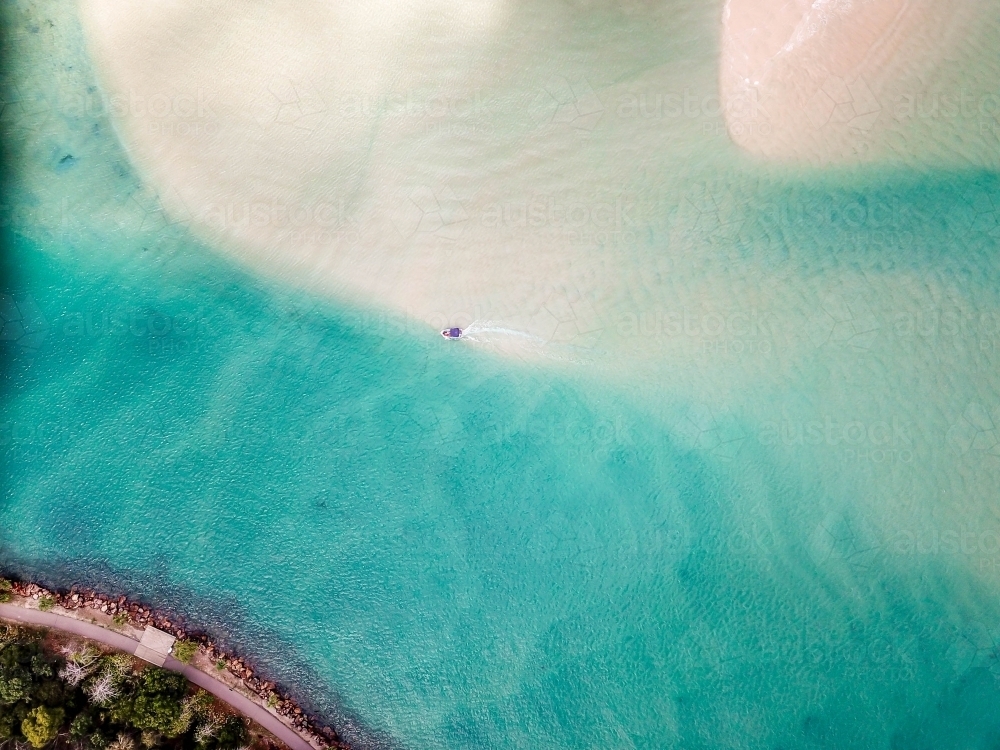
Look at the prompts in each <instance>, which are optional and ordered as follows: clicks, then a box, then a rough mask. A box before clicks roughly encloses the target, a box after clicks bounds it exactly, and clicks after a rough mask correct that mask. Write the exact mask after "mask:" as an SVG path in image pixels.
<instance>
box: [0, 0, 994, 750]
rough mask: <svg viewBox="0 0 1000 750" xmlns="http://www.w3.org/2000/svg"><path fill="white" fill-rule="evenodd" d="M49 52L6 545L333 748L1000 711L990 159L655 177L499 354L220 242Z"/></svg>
mask: <svg viewBox="0 0 1000 750" xmlns="http://www.w3.org/2000/svg"><path fill="white" fill-rule="evenodd" d="M31 7H33V6H31V5H25V6H23V7H22V6H17V5H8V6H6V7H5V13H6V18H7V21H8V28H13V29H15V30H16V31H17V34H14V35H13V37H11V38H16V39H17V40H20V41H18V42H17V44H20V45H22V47H23V46H24V45H27V47H28V48H30V49H34V47H33V46H32V45H35V46H38V47H39V48H40V49H43V50H44V49H47V48H46V47H45V44H46V43H50V42H51V40H49V42H46V43H43V42H38V43H37V44H36V43H35V42H33V41H31V40H33V39H35V37H33V36H32V34H40V33H42V32H43V31H44V29H45V26H44V24H36V25H37V26H38V28H37V29H36V30H35V31H32V28H33V26H32V24H33V23H34V21H35V20H37V19H36V18H35V16H34V15H32V12H31V10H30V8H31ZM25 8H27V9H28V10H25ZM57 20H59V21H60V23H62V22H63V21H65V19H63V20H60V19H59V18H57ZM66 23H69V21H66ZM46 33H48V32H46ZM67 38H69V39H70V40H71V41H72V40H76V42H74V44H79V35H78V34H75V32H73V33H68V35H67ZM25 40H28V41H27V42H26V41H25ZM8 43H11V44H12V42H10V39H8ZM65 50H68V51H65ZM61 54H62V53H61ZM53 59H56V58H53ZM25 60H26V61H27V62H26V63H25V66H27V65H28V63H31V64H32V65H36V64H38V63H37V60H33V59H32V58H30V57H26V58H25ZM67 61H68V62H67ZM50 63H51V64H52V66H53V70H54V69H56V68H58V70H59V71H60V73H59V75H63V76H64V77H63V78H59V77H58V76H56V75H55V74H54V73H51V71H50V73H51V74H49V73H46V72H45V71H46V69H44V67H42V68H38V69H37V70H36V69H35V68H31V69H30V70H29V69H28V68H27V67H25V68H24V69H20V70H15V73H14V74H12V78H11V80H12V81H13V83H11V82H8V83H6V84H5V86H8V88H7V89H5V90H7V91H9V90H10V86H14V88H15V89H16V92H17V95H16V97H15V96H9V97H8V99H7V101H13V102H14V103H15V104H16V105H17V106H16V107H13V108H11V107H7V108H6V109H5V110H4V112H5V114H4V115H3V116H2V118H0V121H2V124H3V125H4V131H3V132H4V134H5V137H4V142H5V149H6V150H5V156H6V161H5V196H4V198H5V201H6V203H5V204H4V206H3V208H4V219H5V221H4V225H3V227H2V232H3V234H2V240H3V249H4V253H5V255H4V269H3V270H4V289H2V290H0V292H2V294H3V296H2V297H0V303H2V308H0V314H2V316H3V318H4V321H5V322H4V329H3V339H4V342H3V346H4V352H3V353H4V359H3V362H4V371H3V385H2V389H3V390H2V392H3V401H2V406H0V412H2V413H0V465H2V467H3V468H2V470H3V499H2V503H0V567H2V568H3V569H4V570H6V571H8V572H10V573H16V574H20V575H24V576H30V577H32V578H35V579H37V580H40V581H44V582H47V583H49V584H52V585H57V586H69V585H73V584H79V585H88V586H94V587H98V588H101V589H103V590H105V591H108V592H109V593H124V594H127V595H129V596H134V597H136V598H139V599H142V600H144V601H148V602H150V603H153V604H155V605H157V606H162V607H164V608H168V609H170V610H173V611H175V612H177V613H178V614H179V615H180V616H181V617H182V618H183V619H184V620H185V622H187V623H189V624H190V625H192V626H194V627H198V628H202V629H204V630H207V631H209V632H211V633H212V634H213V635H214V636H216V637H218V638H219V639H220V640H221V641H223V642H224V643H227V644H229V645H230V646H231V647H232V648H234V649H238V650H239V651H241V652H243V653H245V654H247V655H249V656H250V657H251V658H252V660H253V661H254V662H255V663H256V664H258V665H260V668H261V670H262V671H264V672H266V673H268V674H269V675H273V676H275V677H276V678H277V679H278V680H279V681H280V682H281V683H282V684H283V685H284V686H285V687H286V688H287V689H288V690H289V691H290V692H291V693H292V694H293V695H294V696H296V697H297V698H299V699H300V700H301V701H302V702H303V703H304V705H306V706H307V707H309V708H311V709H312V710H314V711H316V712H317V713H319V714H321V715H323V716H325V717H327V718H329V719H330V721H331V722H332V723H333V724H334V725H335V726H336V727H337V728H338V729H339V730H340V731H341V732H342V733H343V734H344V735H345V736H347V737H349V738H351V739H353V740H354V741H355V742H356V743H357V744H358V746H359V747H369V746H370V747H391V748H412V749H413V750H418V749H423V748H448V749H449V750H457V749H458V748H470V749H471V748H477V749H478V748H525V749H527V748H532V749H534V748H560V749H566V750H577V749H579V750H587V749H590V748H602V749H603V748H649V749H654V748H655V749H657V750H659V749H663V748H678V749H684V750H688V749H691V750H694V749H695V748H705V749H706V750H707V749H709V748H711V749H713V750H714V749H716V748H761V749H763V748H768V749H769V750H777V749H778V748H784V749H785V750H792V749H797V748H838V749H839V748H848V747H850V748H901V749H902V748H906V749H907V750H910V749H916V748H935V750H937V749H941V748H995V747H996V746H997V744H998V743H1000V597H998V582H1000V522H998V519H997V507H998V506H997V502H996V487H997V486H998V484H997V482H998V481H1000V448H998V445H1000V434H998V425H1000V412H998V407H1000V394H998V388H997V383H998V380H997V374H996V373H997V370H996V362H997V353H996V352H997V347H1000V326H998V325H997V321H1000V317H998V316H997V313H998V312H1000V268H998V264H997V250H998V249H1000V229H998V228H1000V180H998V178H997V176H996V175H993V174H991V173H986V172H981V171H973V170H962V169H952V170H943V169H939V170H936V171H931V170H923V171H920V170H902V169H894V170H890V169H874V168H869V169H867V170H862V169H858V170H847V171H844V172H841V173H833V174H818V173H811V174H806V175H805V176H803V175H802V174H795V173H791V172H790V171H788V170H785V171H781V170H766V169H764V168H763V167H760V166H759V165H758V166H756V167H748V166H747V165H745V164H744V165H742V169H736V168H733V169H731V170H729V171H724V172H723V173H721V174H718V173H713V174H707V173H705V170H703V173H699V172H698V168H697V167H696V166H691V165H686V166H684V167H683V168H681V167H678V171H679V172H682V173H683V174H682V175H681V176H680V177H678V180H679V181H680V182H679V184H677V185H670V186H669V187H668V188H664V187H663V186H661V185H658V184H656V178H655V177H649V178H648V180H647V182H646V183H645V184H646V187H648V188H650V190H651V191H654V192H655V193H656V195H657V198H656V199H655V200H654V199H652V198H650V199H649V200H648V201H643V198H642V196H641V195H640V196H639V198H637V203H639V204H640V208H638V209H637V210H636V215H637V216H641V217H643V219H642V226H641V227H639V228H638V229H637V231H636V235H637V238H638V240H637V245H636V250H635V256H634V258H633V260H634V262H635V275H634V280H633V283H632V285H631V287H630V289H631V294H632V297H631V299H630V300H626V301H625V302H623V303H622V304H620V305H618V306H617V307H613V308H610V309H608V308H604V309H602V312H601V313H600V316H599V317H601V322H602V327H601V329H600V330H601V333H600V335H599V336H598V337H597V339H596V341H590V342H589V348H588V349H587V350H586V351H585V352H582V353H581V352H580V351H578V350H577V349H574V348H572V347H565V346H555V347H553V350H554V351H555V352H556V354H558V356H554V357H552V358H545V357H541V358H537V359H528V360H519V359H517V358H511V357H505V356H501V355H499V354H496V353H490V352H488V351H485V350H484V349H483V348H480V347H477V346H473V345H471V344H470V343H469V342H461V341H460V342H445V341H443V340H442V339H441V338H440V337H439V336H438V335H437V334H436V333H435V332H434V331H433V330H430V329H429V328H427V327H426V326H422V325H417V324H414V323H413V322H412V321H408V320H407V319H406V318H404V317H402V316H397V315H393V314H390V313H388V312H386V311H384V310H382V309H380V308H378V307H377V306H375V305H374V304H373V305H371V306H370V307H362V306H360V305H359V304H347V303H342V302H341V303H337V302H333V301H330V300H327V299H320V298H318V297H313V296H310V295H308V294H305V293H303V292H301V291H297V290H295V289H292V288H288V287H284V286H282V285H280V284H278V283H276V282H270V281H265V280H262V279H261V278H258V277H256V276H253V275H250V274H249V273H247V272H245V271H243V270H240V269H238V268H236V267H235V266H233V265H231V264H229V263H228V262H227V261H225V260H222V259H221V257H220V256H218V255H217V254H216V253H215V252H214V251H212V250H210V249H209V248H206V247H204V246H203V245H201V244H199V242H198V241H197V240H195V239H194V238H193V237H192V236H191V235H190V234H189V233H188V232H187V229H186V228H185V227H184V226H183V225H181V224H179V223H171V220H170V219H169V218H168V217H164V216H163V215H162V213H161V212H159V209H158V207H157V203H156V199H155V196H154V195H151V193H150V191H149V190H148V189H147V188H146V187H144V186H143V185H142V184H141V182H140V181H139V179H138V178H137V177H136V176H135V174H134V172H133V171H132V169H131V168H130V167H129V163H128V159H127V156H126V155H125V153H124V152H123V151H122V149H121V148H120V146H119V145H118V144H117V141H116V140H115V138H114V137H113V134H112V132H111V130H110V126H109V124H108V122H107V118H106V117H105V116H104V115H103V114H102V113H101V112H97V113H90V112H86V111H81V110H79V109H78V108H77V109H76V110H74V111H73V112H69V111H68V110H66V109H65V108H63V109H59V108H58V107H56V108H54V109H53V108H49V109H46V106H45V101H46V96H48V95H50V94H52V91H49V90H48V89H46V88H45V86H46V85H47V84H44V83H43V82H40V81H39V80H38V76H41V75H42V74H45V76H46V80H49V79H51V81H54V83H52V84H51V85H52V86H53V87H59V86H61V87H63V88H64V89H65V88H66V87H69V88H72V87H73V86H77V87H83V89H86V87H87V86H90V85H93V82H92V80H91V78H90V76H91V74H90V73H89V71H88V69H87V68H86V62H85V56H84V55H83V53H82V51H81V49H80V48H78V47H74V46H73V45H72V44H70V45H69V46H66V47H65V48H64V57H63V58H58V59H56V62H52V61H51V60H50ZM56 63H58V64H56ZM73 66H76V67H73ZM38 70H41V71H42V72H41V73H38ZM33 76H34V77H33ZM33 87H34V88H33ZM33 90H37V91H38V92H41V93H40V94H39V96H38V97H35V98H33V97H32V96H30V95H29V93H30V92H31V91H33ZM67 157H70V158H67ZM692 161H696V159H692ZM713 169H714V167H713ZM706 170H707V168H706ZM644 179H645V178H644ZM641 182H642V181H641V180H640V181H638V183H637V184H640V183H641ZM699 186H700V187H699ZM720 186H721V187H720ZM672 190H673V191H675V192H674V193H672V192H670V191H672ZM664 191H666V192H664ZM713 196H715V197H713ZM719 196H724V197H725V200H723V199H722V198H718V197H719ZM716 198H718V200H717V199H716ZM91 199H92V200H91ZM88 201H90V202H88ZM67 206H69V207H71V208H66V207H67ZM81 206H82V207H83V208H80V207H81ZM650 268H653V269H656V272H655V273H654V272H653V271H650V270H649V269H650ZM660 270H662V271H663V273H662V274H661V273H660ZM713 280H721V281H719V282H718V283H715V282H714V281H713ZM699 285H700V286H701V287H704V288H705V289H707V290H708V291H709V292H710V293H711V294H715V295H716V296H715V297H714V298H712V304H710V305H707V306H703V307H697V308H688V307H681V308H679V307H678V306H676V305H675V304H674V303H673V302H672V301H671V295H672V294H673V293H678V294H679V293H681V292H683V291H684V290H685V289H690V288H695V287H699ZM747 288H751V289H755V290H758V291H759V294H757V295H756V299H757V303H756V304H755V305H752V306H750V307H747V306H746V304H745V300H746V299H747V297H748V295H746V294H745V293H744V292H745V291H746V289H747ZM733 290H735V292H733V293H734V295H735V294H736V292H739V293H740V294H741V295H742V296H739V299H740V300H743V301H740V302H738V303H735V302H732V301H731V299H736V296H734V297H732V298H729V297H727V296H726V295H727V294H728V293H729V292H730V291H733ZM711 294H709V296H711ZM719 326H721V328H719ZM712 331H718V333H712ZM723 331H725V332H724V333H723ZM623 342H625V343H624V344H623ZM685 351H686V352H688V354H689V355H690V356H689V357H687V358H685V357H682V356H679V355H678V353H679V352H680V353H683V352H685ZM633 355H634V356H633Z"/></svg>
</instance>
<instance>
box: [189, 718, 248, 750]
mask: <svg viewBox="0 0 1000 750" xmlns="http://www.w3.org/2000/svg"><path fill="white" fill-rule="evenodd" d="M247 739H248V737H247V728H246V725H245V724H244V723H243V720H242V719H241V718H240V717H239V716H232V715H230V716H227V717H226V718H225V720H224V721H223V722H222V726H220V727H219V728H218V729H217V730H216V731H215V732H214V733H213V734H211V735H209V736H208V737H206V738H205V739H203V740H202V741H201V742H199V743H198V744H197V745H196V748H197V750H236V748H239V747H243V746H244V745H246V744H247Z"/></svg>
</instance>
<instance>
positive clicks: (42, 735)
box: [21, 706, 66, 747]
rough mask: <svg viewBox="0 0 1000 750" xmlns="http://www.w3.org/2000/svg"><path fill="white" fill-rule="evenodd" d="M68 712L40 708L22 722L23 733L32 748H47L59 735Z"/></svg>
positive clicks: (59, 709) (33, 710) (35, 709)
mask: <svg viewBox="0 0 1000 750" xmlns="http://www.w3.org/2000/svg"><path fill="white" fill-rule="evenodd" d="M65 716H66V712H65V711H63V710H62V709H61V708H48V707H47V706H38V707H36V708H33V709H31V711H29V712H28V715H27V716H25V717H24V721H22V722H21V733H22V734H23V735H24V736H25V737H26V738H27V740H28V743H29V744H30V745H31V746H32V747H45V746H46V745H47V744H49V743H50V742H51V741H52V740H54V739H55V738H56V735H57V734H59V727H61V726H62V723H63V719H64V718H65Z"/></svg>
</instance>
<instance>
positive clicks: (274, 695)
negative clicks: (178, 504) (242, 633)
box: [4, 577, 351, 750]
mask: <svg viewBox="0 0 1000 750" xmlns="http://www.w3.org/2000/svg"><path fill="white" fill-rule="evenodd" d="M4 580H7V581H8V582H9V583H10V585H11V590H10V594H12V598H11V599H10V600H9V601H8V602H6V603H7V604H9V605H12V606H16V607H20V608H22V609H24V610H39V611H41V612H45V613H51V614H52V615H53V616H60V617H64V618H66V619H69V620H79V621H82V622H89V623H91V624H93V625H95V626H97V627H100V628H102V629H104V630H106V631H108V632H109V633H113V634H116V635H118V636H119V637H125V638H129V639H131V640H135V641H138V640H139V638H140V637H141V634H142V632H143V630H144V629H145V628H146V627H147V626H152V627H155V628H157V629H159V630H162V631H164V632H166V633H169V634H170V635H172V636H175V637H176V638H177V639H178V640H186V641H192V642H194V643H196V644H197V645H198V649H197V652H196V654H195V655H194V657H192V658H191V659H190V660H189V661H188V662H186V663H183V664H182V666H185V667H190V668H191V669H192V670H194V671H197V672H200V673H202V674H205V675H207V676H208V677H209V678H210V679H213V680H215V681H216V682H219V683H221V684H223V685H225V686H226V687H228V688H229V690H230V691H235V692H238V693H239V694H241V695H243V696H244V697H245V698H246V699H248V700H249V701H251V702H252V703H253V704H255V705H257V706H259V707H260V708H262V709H264V710H265V711H267V712H268V713H270V714H271V715H273V716H276V717H277V719H278V720H279V721H280V722H281V723H282V724H283V725H284V726H286V727H287V728H288V729H290V730H292V731H293V732H295V733H296V735H298V736H299V737H301V738H302V740H303V741H305V742H306V743H308V744H309V745H310V746H312V747H314V748H316V749H317V750H351V748H350V746H349V745H348V744H346V743H345V742H344V741H343V740H341V739H340V736H339V735H338V733H337V732H336V730H335V729H333V728H332V727H329V726H327V725H325V724H323V723H322V722H321V721H319V719H318V718H317V717H315V716H311V715H310V714H308V713H307V712H306V711H304V710H303V709H302V708H301V706H299V705H298V704H297V702H296V701H294V700H293V699H292V698H290V697H289V696H288V695H287V694H283V693H281V692H280V691H279V690H278V688H277V685H276V684H275V683H274V682H273V681H270V680H267V679H264V678H263V677H261V676H258V672H257V670H256V668H255V667H254V666H252V665H251V664H250V662H249V660H248V659H246V658H244V657H242V656H239V655H237V654H234V653H232V652H227V651H225V650H224V649H221V648H219V647H218V646H217V645H216V644H215V643H214V642H213V641H212V639H211V638H210V637H209V636H208V635H207V634H206V633H203V632H200V631H193V630H188V629H186V628H184V627H183V626H182V625H181V623H180V621H179V620H180V618H178V617H176V616H173V615H170V614H169V613H166V612H164V611H162V610H157V609H154V608H152V607H149V606H146V605H144V604H139V603H138V602H135V601H130V600H129V599H128V598H127V597H125V596H118V597H114V596H109V595H107V594H102V593H99V592H97V591H94V590H92V589H87V588H81V587H77V586H71V587H70V588H69V589H68V590H62V591H59V590H52V589H48V588H46V587H44V586H41V585H39V584H37V583H33V582H31V581H22V580H19V579H17V578H15V577H6V578H5V579H4ZM46 598H48V599H50V600H51V604H50V605H49V606H46V607H44V608H43V607H42V606H39V603H40V602H41V601H43V600H45V599H46ZM33 604H34V606H32V605H33ZM84 614H85V615H86V618H84V617H83V616H82V615H84ZM52 627H56V626H52ZM130 631H131V632H130ZM178 664H181V662H178ZM220 664H221V665H222V667H221V668H220V666H219V665H220Z"/></svg>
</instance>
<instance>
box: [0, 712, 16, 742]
mask: <svg viewBox="0 0 1000 750" xmlns="http://www.w3.org/2000/svg"><path fill="white" fill-rule="evenodd" d="M13 736H14V715H13V714H9V713H3V714H0V740H9V739H10V738H11V737H13Z"/></svg>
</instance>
